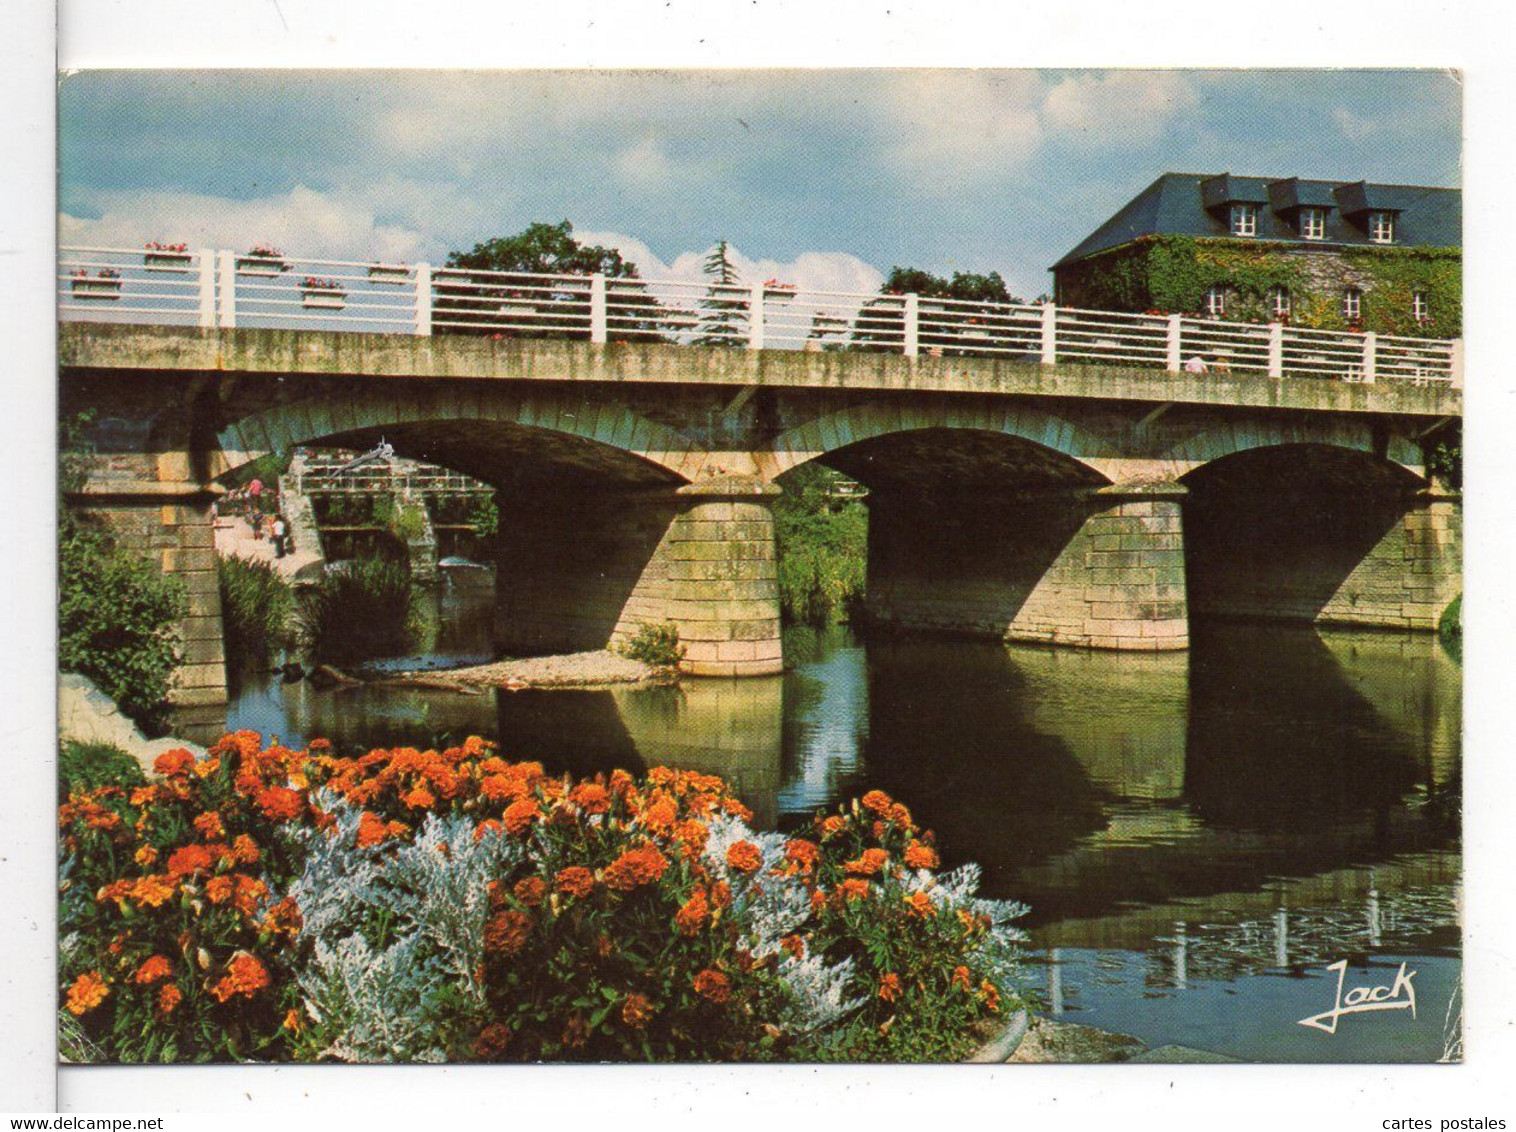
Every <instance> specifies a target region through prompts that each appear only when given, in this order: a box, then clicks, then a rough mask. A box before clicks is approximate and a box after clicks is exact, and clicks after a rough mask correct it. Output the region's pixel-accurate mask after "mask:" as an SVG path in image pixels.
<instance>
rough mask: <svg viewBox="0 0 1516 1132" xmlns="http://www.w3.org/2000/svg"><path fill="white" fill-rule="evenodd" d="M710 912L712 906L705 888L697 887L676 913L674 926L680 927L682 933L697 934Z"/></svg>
mask: <svg viewBox="0 0 1516 1132" xmlns="http://www.w3.org/2000/svg"><path fill="white" fill-rule="evenodd" d="M710 912H711V906H710V902H709V901H708V900H707V899H706V896H705V889H703V888H699V887H696V888H695V890H694V891H693V892H691V893H690V898H689V899H688V900H686V901H685V902H684V906H683V907H682V908H680V909H679V911H678V912H676V913H675V914H674V926H675V927H676V928H678V929H679V934H680V935H695V934H696V933H697V932H699V931H700V928H701V926H702V925H703V924H704V923H705V920H706V917H707V916H709V915H710Z"/></svg>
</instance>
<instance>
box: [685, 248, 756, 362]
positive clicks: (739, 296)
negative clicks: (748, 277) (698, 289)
mask: <svg viewBox="0 0 1516 1132" xmlns="http://www.w3.org/2000/svg"><path fill="white" fill-rule="evenodd" d="M703 270H704V272H705V277H706V278H707V279H709V280H710V281H711V282H710V286H709V287H708V288H707V289H706V292H705V298H703V299H701V300H700V323H699V327H698V329H697V330H696V334H695V345H697V346H738V345H742V344H743V343H744V342H745V341H746V340H747V329H748V316H747V304H748V297H747V295H746V294H745V293H741V292H739V291H737V290H735V289H734V288H738V287H740V286H741V285H742V280H741V277H740V276H739V275H738V272H737V267H736V265H735V264H733V263H732V255H731V249H730V248H729V247H728V246H727V242H726V241H725V240H720V241H718V242H717V244H716V246H715V247H714V248H712V249H711V253H710V255H708V256H706V257H705V265H704V268H703Z"/></svg>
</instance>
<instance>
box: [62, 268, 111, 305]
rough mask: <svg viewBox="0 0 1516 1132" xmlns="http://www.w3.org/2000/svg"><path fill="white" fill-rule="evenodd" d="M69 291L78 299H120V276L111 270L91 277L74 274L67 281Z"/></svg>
mask: <svg viewBox="0 0 1516 1132" xmlns="http://www.w3.org/2000/svg"><path fill="white" fill-rule="evenodd" d="M69 289H70V290H71V291H73V293H74V297H75V298H78V299H119V298H120V297H121V276H120V274H119V273H118V272H116V271H115V270H113V269H112V268H109V267H107V268H105V269H103V270H102V271H100V272H99V273H98V274H96V275H95V276H93V277H91V276H89V275H86V274H85V273H84V272H82V271H80V272H76V273H75V274H74V276H73V278H72V279H70V280H69Z"/></svg>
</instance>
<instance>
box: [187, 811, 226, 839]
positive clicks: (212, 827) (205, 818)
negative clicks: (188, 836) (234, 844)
mask: <svg viewBox="0 0 1516 1132" xmlns="http://www.w3.org/2000/svg"><path fill="white" fill-rule="evenodd" d="M194 824H195V832H196V833H198V834H199V835H200V836H201V837H203V838H205V839H206V840H207V841H214V840H216V838H218V837H225V836H226V826H224V825H222V824H221V815H220V814H219V813H217V812H216V811H215V810H207V811H206V812H205V813H203V814H200V815H199V816H198V817H196V818H195V823H194Z"/></svg>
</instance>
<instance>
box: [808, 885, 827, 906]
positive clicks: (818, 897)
mask: <svg viewBox="0 0 1516 1132" xmlns="http://www.w3.org/2000/svg"><path fill="white" fill-rule="evenodd" d="M825 907H826V889H824V888H818V889H816V890H815V891H814V892H812V893H811V911H812V912H819V911H821V909H823V908H825Z"/></svg>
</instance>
